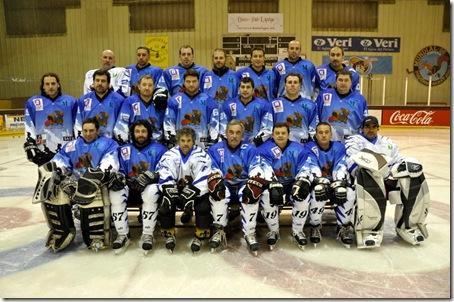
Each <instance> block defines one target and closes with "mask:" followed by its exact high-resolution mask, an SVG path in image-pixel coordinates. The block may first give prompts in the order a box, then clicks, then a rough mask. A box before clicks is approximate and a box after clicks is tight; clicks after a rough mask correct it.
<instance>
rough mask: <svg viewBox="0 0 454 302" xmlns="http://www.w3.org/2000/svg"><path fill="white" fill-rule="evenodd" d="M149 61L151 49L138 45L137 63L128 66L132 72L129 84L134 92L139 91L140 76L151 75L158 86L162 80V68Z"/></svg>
mask: <svg viewBox="0 0 454 302" xmlns="http://www.w3.org/2000/svg"><path fill="white" fill-rule="evenodd" d="M149 61H150V49H149V48H148V47H145V46H139V47H137V63H136V64H131V65H128V66H126V69H127V70H129V72H130V74H131V79H130V82H129V85H130V86H131V91H132V92H135V93H138V92H139V90H138V89H137V86H138V84H139V80H140V78H142V77H143V76H144V75H149V76H151V77H152V78H153V83H155V84H156V86H157V84H158V83H159V81H160V80H161V76H162V69H161V68H159V67H157V66H153V65H151V64H150V62H149ZM162 84H163V83H162Z"/></svg>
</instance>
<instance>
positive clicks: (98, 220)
mask: <svg viewBox="0 0 454 302" xmlns="http://www.w3.org/2000/svg"><path fill="white" fill-rule="evenodd" d="M110 206H111V204H110V200H109V194H108V191H107V188H105V187H104V186H103V187H101V189H100V190H98V191H97V192H96V195H95V197H94V198H93V200H92V202H91V203H90V204H86V205H79V209H80V228H81V231H82V237H83V240H84V243H85V244H86V245H87V247H89V248H90V249H94V250H98V249H104V248H106V247H108V246H110V244H111V239H112V238H111V232H110V220H111V217H110V216H111V214H110Z"/></svg>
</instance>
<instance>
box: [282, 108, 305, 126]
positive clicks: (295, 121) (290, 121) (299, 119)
mask: <svg viewBox="0 0 454 302" xmlns="http://www.w3.org/2000/svg"><path fill="white" fill-rule="evenodd" d="M285 122H286V123H287V125H288V126H289V127H302V125H303V115H302V114H301V113H299V112H295V113H293V114H290V115H289V116H287V119H286V121H285Z"/></svg>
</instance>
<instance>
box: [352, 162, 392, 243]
mask: <svg viewBox="0 0 454 302" xmlns="http://www.w3.org/2000/svg"><path fill="white" fill-rule="evenodd" d="M355 184H356V197H357V215H356V223H355V225H356V227H355V229H356V231H357V234H359V236H358V235H357V242H358V246H362V245H364V244H365V242H363V240H362V239H363V238H366V237H365V236H361V233H364V231H371V232H381V231H382V229H383V222H384V219H385V211H386V190H385V185H384V181H383V178H381V177H380V176H378V175H376V174H372V173H370V172H369V171H368V170H366V169H363V168H360V169H358V173H357V176H356V180H355ZM381 237H382V236H381ZM381 237H380V238H381ZM380 243H381V242H376V243H375V245H377V244H380Z"/></svg>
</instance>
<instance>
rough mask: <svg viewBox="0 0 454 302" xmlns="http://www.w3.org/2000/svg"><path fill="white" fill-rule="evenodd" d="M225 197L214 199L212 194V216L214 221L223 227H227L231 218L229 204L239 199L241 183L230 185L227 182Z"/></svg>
mask: <svg viewBox="0 0 454 302" xmlns="http://www.w3.org/2000/svg"><path fill="white" fill-rule="evenodd" d="M225 186H226V188H225V198H224V199H222V200H219V201H217V200H214V199H213V198H212V197H211V196H210V205H211V216H212V217H213V223H214V224H217V225H219V226H222V227H226V226H227V224H228V220H229V212H228V209H229V204H231V202H239V201H238V191H239V189H240V187H239V185H229V184H225Z"/></svg>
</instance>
